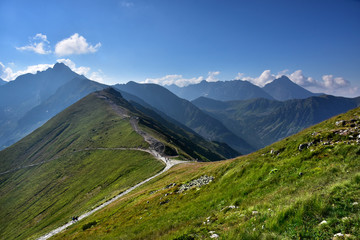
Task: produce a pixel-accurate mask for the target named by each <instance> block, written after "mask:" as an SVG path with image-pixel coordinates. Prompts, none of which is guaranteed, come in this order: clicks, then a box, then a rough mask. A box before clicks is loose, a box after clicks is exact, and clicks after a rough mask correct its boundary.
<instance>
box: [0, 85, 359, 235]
mask: <svg viewBox="0 0 360 240" xmlns="http://www.w3.org/2000/svg"><path fill="white" fill-rule="evenodd" d="M322 97H323V98H324V101H328V100H327V99H326V97H324V96H322ZM205 100H206V99H205ZM311 101H313V100H311ZM318 101H319V102H321V100H318ZM334 102H336V99H334ZM216 103H217V104H219V102H218V101H217V102H216ZM221 103H222V102H220V104H221ZM247 106H248V110H249V111H250V109H251V104H250V105H247ZM145 112H147V113H148V114H145ZM169 126H174V124H173V123H170V122H167V121H166V120H165V119H163V118H161V116H160V115H159V114H157V113H156V112H154V111H152V110H151V109H149V108H145V107H144V106H142V105H139V104H137V103H131V102H128V101H126V100H125V99H124V98H123V96H122V94H121V93H119V92H118V91H116V90H114V89H112V88H106V89H104V90H101V91H97V92H94V93H91V94H89V95H87V96H86V97H84V98H82V99H81V100H80V101H77V102H76V103H75V104H73V105H71V106H70V107H68V108H66V109H65V110H63V111H62V112H61V113H59V114H57V115H56V116H55V117H53V118H52V119H50V120H49V121H47V122H46V123H45V124H44V125H43V126H41V127H40V128H38V129H37V130H35V131H34V132H32V133H31V134H29V135H28V136H27V137H25V138H23V139H22V140H20V141H19V142H17V143H15V144H13V145H12V146H10V147H8V148H6V149H4V150H2V151H0V159H1V161H0V238H2V239H37V238H39V237H44V236H47V235H45V234H47V233H49V232H51V231H52V230H54V229H55V228H57V227H61V226H64V224H68V223H71V224H68V225H65V226H67V227H66V228H64V230H63V231H60V232H59V233H58V234H56V235H54V236H53V237H52V239H177V240H179V239H207V238H223V239H295V238H301V239H311V238H314V236H315V237H317V238H319V239H332V238H335V237H336V238H337V236H345V235H346V236H347V238H349V239H351V238H353V239H356V238H357V236H358V233H359V231H360V227H359V226H360V220H359V217H358V216H359V214H360V208H359V207H358V204H359V203H358V201H359V196H360V187H359V183H360V174H359V171H360V164H359V161H357V160H358V158H359V152H360V147H359V139H358V138H359V136H360V132H359V129H360V108H355V109H354V110H351V111H349V112H348V113H345V114H341V115H338V116H335V117H333V118H331V119H329V120H327V121H325V122H322V123H320V124H318V125H315V126H312V127H310V128H308V129H306V130H304V131H301V132H299V133H297V134H296V135H293V136H291V137H287V138H285V139H283V140H281V141H278V142H276V143H274V144H272V145H269V146H266V147H265V148H263V149H261V150H259V151H256V152H254V153H252V154H249V155H245V156H241V157H237V158H235V159H230V160H226V161H216V162H195V161H187V162H180V163H179V164H178V165H176V166H174V167H172V168H171V169H168V170H167V171H164V164H163V163H162V162H160V161H158V160H157V159H158V157H157V156H158V154H161V155H164V156H166V161H170V159H171V161H179V160H180V159H181V160H189V159H195V158H198V159H202V160H204V161H206V160H219V159H221V158H223V157H225V156H224V155H223V153H224V152H228V150H230V151H231V149H229V148H228V147H226V145H219V144H218V143H212V142H208V141H205V140H204V139H202V138H200V137H198V136H192V135H193V133H192V132H188V131H187V130H186V129H181V128H179V127H178V126H174V128H172V127H169ZM191 138H192V139H195V138H197V139H198V140H199V141H193V140H191ZM165 170H166V168H165ZM161 173H162V174H161ZM159 174H160V175H159ZM152 176H153V177H154V178H152ZM139 183H142V185H141V186H139V185H137V184H139ZM132 186H135V187H132ZM136 186H138V187H137V188H136ZM131 189H133V191H131V192H128V193H127V190H129V191H130V190H131ZM120 193H127V194H125V195H119V194H120ZM115 196H116V197H115ZM117 196H119V197H117ZM108 201H111V202H112V203H111V204H106V205H104V207H103V208H102V209H100V210H98V211H95V210H96V209H97V207H98V206H101V205H102V204H103V203H107V202H108ZM91 211H94V212H93V214H92V215H90V214H88V216H87V215H86V214H87V213H90V212H91ZM84 214H85V215H84ZM72 216H81V218H80V217H79V219H78V220H71V219H72ZM86 216H87V217H86ZM336 238H335V239H336Z"/></svg>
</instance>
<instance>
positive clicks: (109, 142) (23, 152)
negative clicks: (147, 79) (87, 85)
mask: <svg viewBox="0 0 360 240" xmlns="http://www.w3.org/2000/svg"><path fill="white" fill-rule="evenodd" d="M124 103H125V102H124ZM115 147H125V148H126V147H144V148H146V147H148V143H146V142H145V141H144V139H143V138H142V137H141V136H140V135H138V134H137V133H136V132H134V130H133V129H132V127H131V125H130V123H129V120H128V119H126V118H123V117H122V116H119V115H118V114H116V113H115V112H114V111H113V110H112V108H111V107H110V106H109V104H108V103H107V102H106V101H103V100H102V99H100V98H98V97H97V96H96V95H95V94H92V95H89V96H88V97H86V98H84V99H82V100H81V101H79V102H78V103H76V104H74V105H73V106H71V107H70V108H68V109H66V110H65V111H63V112H62V113H61V114H59V115H57V116H56V117H54V118H53V119H51V120H50V121H49V122H47V123H46V124H45V125H44V126H43V127H41V128H40V129H38V130H36V131H35V132H34V133H33V134H30V135H29V136H28V137H26V138H24V139H23V140H21V141H20V142H18V143H16V144H14V145H13V146H11V147H10V148H7V149H5V150H3V151H1V152H0V159H1V165H0V166H1V168H0V169H1V172H4V171H6V170H9V169H14V168H17V167H21V166H22V167H24V166H25V168H23V169H21V170H17V171H13V172H10V173H7V174H1V175H0V208H1V210H0V238H1V239H25V238H27V237H29V236H32V235H34V234H35V235H38V234H40V233H45V232H47V231H50V230H52V229H53V228H54V227H56V226H59V225H61V224H63V223H65V222H67V221H69V220H70V217H71V216H73V215H80V213H83V212H84V211H87V210H90V209H91V208H92V207H94V206H96V205H97V204H99V203H101V202H102V201H104V200H106V199H109V198H111V197H113V196H115V195H116V194H118V193H120V192H122V191H124V190H126V189H127V188H128V187H130V186H133V185H135V184H136V183H138V182H140V181H141V180H143V179H146V178H148V177H150V176H152V175H154V174H155V173H156V172H158V171H160V170H161V169H162V168H163V167H164V164H163V163H161V162H159V161H157V160H155V159H154V158H153V157H152V156H151V155H150V154H148V153H144V152H140V151H130V150H129V151H121V150H109V149H108V150H96V149H94V150H86V148H115ZM44 161H45V163H43V164H39V165H35V166H32V167H29V165H31V164H38V163H41V162H44ZM26 166H28V167H26Z"/></svg>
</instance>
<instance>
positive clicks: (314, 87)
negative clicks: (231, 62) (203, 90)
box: [235, 70, 360, 97]
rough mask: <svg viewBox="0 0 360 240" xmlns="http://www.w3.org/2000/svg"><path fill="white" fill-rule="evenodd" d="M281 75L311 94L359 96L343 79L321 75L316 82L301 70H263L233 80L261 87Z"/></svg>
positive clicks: (357, 89)
mask: <svg viewBox="0 0 360 240" xmlns="http://www.w3.org/2000/svg"><path fill="white" fill-rule="evenodd" d="M282 75H285V76H287V77H288V78H289V79H290V80H291V81H293V82H294V83H296V84H298V85H300V86H302V87H303V88H306V89H308V90H309V91H312V92H316V93H326V94H330V95H336V96H345V97H355V96H359V95H360V89H359V87H357V86H352V85H351V83H350V82H349V81H348V80H346V79H344V78H343V77H334V76H333V75H323V76H322V78H321V80H316V79H314V78H313V77H307V76H305V75H304V74H303V71H302V70H296V71H294V72H293V73H290V74H289V70H283V71H280V72H278V73H277V74H272V73H271V71H270V70H265V71H264V72H263V73H262V74H261V75H260V76H259V77H244V74H243V73H238V74H237V76H236V77H235V79H238V80H239V79H241V80H247V81H250V82H251V83H253V84H255V85H257V86H260V87H263V86H265V85H266V84H267V83H270V82H272V81H273V80H274V79H276V78H279V77H281V76H282Z"/></svg>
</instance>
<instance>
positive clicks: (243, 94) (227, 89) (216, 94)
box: [166, 80, 273, 101]
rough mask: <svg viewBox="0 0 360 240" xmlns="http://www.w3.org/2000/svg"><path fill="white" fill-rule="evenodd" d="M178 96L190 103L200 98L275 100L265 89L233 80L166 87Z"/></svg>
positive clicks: (246, 82)
mask: <svg viewBox="0 0 360 240" xmlns="http://www.w3.org/2000/svg"><path fill="white" fill-rule="evenodd" d="M166 87H167V88H168V89H169V90H170V91H172V92H173V93H175V94H176V95H177V96H179V97H181V98H184V99H187V100H189V101H191V100H194V99H196V98H198V97H208V98H212V99H216V100H220V101H230V100H245V99H252V98H266V99H273V97H272V96H270V95H269V94H268V93H266V92H265V91H264V90H263V89H261V88H260V87H258V86H255V85H254V84H252V83H250V82H248V81H242V80H232V81H218V82H207V81H205V80H204V81H202V82H200V83H198V84H192V85H188V86H186V87H178V86H176V85H171V86H166Z"/></svg>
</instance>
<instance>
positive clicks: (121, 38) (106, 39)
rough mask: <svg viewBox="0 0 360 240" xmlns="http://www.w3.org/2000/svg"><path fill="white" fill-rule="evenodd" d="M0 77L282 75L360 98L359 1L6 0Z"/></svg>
mask: <svg viewBox="0 0 360 240" xmlns="http://www.w3.org/2000/svg"><path fill="white" fill-rule="evenodd" d="M0 33H1V37H0V63H1V64H0V77H1V78H3V79H5V80H12V79H13V78H14V77H16V76H18V75H19V74H22V73H25V72H34V71H36V70H43V69H44V68H46V67H49V66H51V65H52V64H54V63H56V62H57V61H62V62H65V63H66V64H67V65H69V66H70V67H72V68H73V69H74V70H75V71H77V72H79V73H82V74H85V75H86V76H87V77H89V78H91V79H94V80H97V81H100V82H104V83H107V84H114V83H124V82H127V81H137V82H155V83H159V84H170V83H176V84H178V85H185V84H189V83H196V82H199V81H201V80H207V81H216V80H231V79H242V80H248V81H251V82H253V83H255V84H257V85H260V86H262V85H264V84H266V83H267V82H270V81H271V80H273V79H274V78H276V77H277V76H280V75H281V74H286V75H288V76H289V77H290V79H292V80H293V81H294V82H296V83H298V84H300V85H302V86H304V87H306V88H308V89H310V90H312V91H318V92H326V93H330V94H335V95H344V96H357V95H360V90H359V86H360V77H359V76H360V1H356V0H271V1H269V0H251V1H250V0H238V1H235V0H234V1H226V0H151V1H150V0H143V1H141V0H127V1H122V0H119V1H112V0H102V1H89V0H87V1H77V0H71V1H67V0H61V1H60V0H54V1H36V0H35V1H24V0H22V1H20V0H1V1H0Z"/></svg>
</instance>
